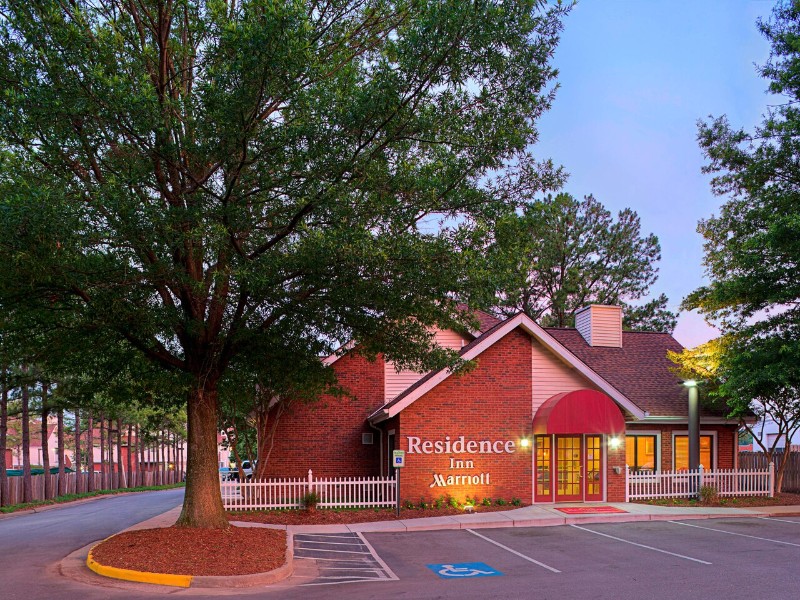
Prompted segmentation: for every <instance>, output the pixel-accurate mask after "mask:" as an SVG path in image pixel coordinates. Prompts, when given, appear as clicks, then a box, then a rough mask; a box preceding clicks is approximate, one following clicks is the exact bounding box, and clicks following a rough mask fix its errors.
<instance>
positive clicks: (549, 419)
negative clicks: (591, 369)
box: [533, 390, 625, 435]
mask: <svg viewBox="0 0 800 600" xmlns="http://www.w3.org/2000/svg"><path fill="white" fill-rule="evenodd" d="M533 433H534V435H546V434H551V433H556V434H562V433H605V434H608V435H622V434H624V433H625V419H624V418H623V416H622V411H621V410H620V409H619V407H618V406H617V405H616V404H615V403H614V401H613V400H612V399H611V398H609V397H608V396H606V395H605V394H604V393H602V392H598V391H595V390H576V391H574V392H564V393H563V394H556V395H555V396H553V397H552V398H549V399H548V400H547V401H545V403H544V404H542V405H541V406H540V407H539V410H537V411H536V415H535V416H534V417H533Z"/></svg>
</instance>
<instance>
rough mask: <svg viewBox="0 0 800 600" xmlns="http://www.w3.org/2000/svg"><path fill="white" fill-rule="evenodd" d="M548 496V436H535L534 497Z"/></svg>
mask: <svg viewBox="0 0 800 600" xmlns="http://www.w3.org/2000/svg"><path fill="white" fill-rule="evenodd" d="M549 495H550V436H549V435H537V436H536V496H537V497H539V496H541V497H544V496H549Z"/></svg>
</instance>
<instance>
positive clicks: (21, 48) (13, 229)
mask: <svg viewBox="0 0 800 600" xmlns="http://www.w3.org/2000/svg"><path fill="white" fill-rule="evenodd" d="M0 11H2V14H3V18H2V19H1V20H0V53H2V55H3V60H2V61H0V113H1V114H2V118H0V167H1V168H0V198H2V200H1V201H0V264H2V266H3V268H2V269H0V306H2V308H3V313H4V315H12V316H13V319H14V321H15V323H16V325H17V329H18V330H19V331H24V330H25V328H27V329H28V330H29V331H35V332H39V333H42V334H44V333H45V332H46V333H51V334H52V333H53V332H56V333H57V335H54V336H51V337H53V338H56V337H58V336H60V337H61V338H62V339H70V340H72V342H73V345H72V352H73V353H76V352H78V351H81V352H86V353H87V354H88V355H90V356H97V355H103V354H104V353H107V352H109V351H112V352H113V353H116V349H117V348H121V350H122V352H123V353H124V352H130V351H135V352H137V353H140V354H141V355H142V356H144V357H146V358H147V359H148V360H149V361H151V363H152V364H153V365H155V366H157V367H158V368H160V369H162V370H163V371H164V372H165V373H168V375H169V377H168V379H169V381H170V385H171V386H172V385H174V387H175V388H176V389H183V391H184V394H185V395H184V396H183V397H184V398H186V399H187V403H188V417H189V423H190V427H195V428H196V431H195V435H192V436H190V439H191V440H192V442H191V444H201V443H203V442H204V443H207V444H211V443H213V442H212V441H211V436H212V435H214V432H213V431H212V428H211V427H208V428H205V429H202V428H201V427H200V426H199V425H198V424H199V423H209V422H217V421H218V420H219V416H220V415H219V411H218V408H217V407H218V398H217V395H218V394H219V393H222V394H223V401H225V400H226V398H230V397H231V396H232V395H233V394H234V392H228V391H225V390H230V389H235V388H234V387H233V385H232V382H233V381H234V380H239V381H241V380H258V381H260V382H261V383H262V384H263V386H264V387H265V389H267V390H269V391H270V393H273V392H274V394H275V395H277V396H282V395H285V394H286V393H287V392H293V391H295V390H297V389H300V390H302V391H305V390H308V389H309V388H313V389H319V385H320V382H325V381H326V377H327V376H326V374H325V373H324V372H325V370H326V369H325V365H324V364H323V363H322V362H321V361H319V360H318V357H319V356H321V355H326V354H329V353H330V352H332V351H333V350H334V349H335V348H337V347H338V346H339V345H340V344H343V343H344V342H347V341H350V340H357V341H358V342H359V348H360V351H361V352H363V353H364V354H365V355H366V356H368V357H374V356H376V355H377V354H378V353H381V352H383V353H385V355H386V357H387V358H388V359H389V360H393V361H395V362H397V364H398V365H399V366H400V367H415V368H417V369H418V370H429V369H432V368H436V367H442V366H448V365H449V366H454V367H455V366H458V365H459V364H460V361H459V359H458V357H457V354H456V353H455V352H453V351H448V350H444V349H441V348H438V347H436V346H435V344H434V342H433V338H432V336H431V334H430V328H431V327H432V326H439V327H444V328H451V327H457V326H465V325H467V322H468V321H469V319H470V317H469V315H467V314H466V313H464V312H461V311H459V309H458V306H459V303H460V302H467V303H470V302H472V300H473V299H475V298H480V297H485V296H486V295H487V291H486V288H487V285H488V283H487V281H486V279H485V277H484V273H485V270H486V267H485V262H484V261H483V260H482V259H481V256H480V252H479V250H477V249H480V248H482V247H484V245H485V240H486V237H487V235H488V232H489V231H490V230H491V227H492V224H493V223H494V221H495V220H496V219H498V218H499V217H501V216H502V215H504V214H508V213H509V212H510V211H511V210H513V209H514V207H515V203H516V202H517V200H515V198H517V197H518V196H519V194H518V193H517V191H518V190H519V189H527V190H537V191H542V190H545V189H551V188H553V186H554V185H557V184H558V183H559V182H560V180H561V176H560V174H559V172H558V170H556V169H554V168H553V167H552V165H551V164H549V163H548V162H542V163H539V162H537V161H535V160H534V159H533V158H532V157H531V156H530V154H529V150H528V148H529V147H530V145H532V144H533V143H534V142H535V141H536V137H537V132H536V126H535V124H536V120H537V119H538V117H539V116H540V115H541V114H542V113H543V112H544V111H545V110H546V109H547V108H548V107H549V106H550V103H551V101H552V98H553V88H552V86H551V82H552V80H553V79H554V77H555V74H556V73H555V71H554V69H552V68H551V66H550V65H549V61H550V59H551V57H552V54H553V52H554V48H555V45H556V43H557V39H558V33H559V31H560V28H561V18H562V16H563V15H564V13H565V11H566V9H565V8H564V7H562V6H561V5H560V4H555V5H552V4H548V3H545V2H543V1H541V0H519V1H516V2H499V1H490V0H481V1H479V2H474V3H473V2H450V3H445V4H442V3H441V2H438V1H423V2H416V1H415V2H407V1H400V2H393V3H387V2H383V1H382V0H367V1H366V2H355V1H353V2H341V3H338V4H337V8H336V10H333V9H331V10H321V9H320V8H319V7H318V4H317V3H314V2H289V3H285V2H284V3H275V2H271V1H268V0H242V1H241V2H237V3H233V2H231V3H220V2H208V3H205V2H200V3H189V2H180V3H170V4H167V5H164V4H163V3H155V2H152V1H151V0H145V1H144V2H136V3H111V2H109V1H98V2H90V1H88V0H77V1H75V2H70V3H68V4H64V3H61V2H57V1H55V0H45V1H43V2H34V3H21V4H20V3H16V2H9V1H6V0H0ZM156 12H157V13H158V17H157V18H155V17H153V14H154V13H156ZM509 165H514V166H513V167H509ZM437 222H440V224H441V226H438V225H436V223H437ZM45 347H47V346H46V345H45ZM111 349H113V350H111ZM118 364H119V365H122V364H123V363H121V362H120V363H118ZM293 365H296V366H297V367H298V368H292V366H293ZM282 367H287V368H282ZM327 381H328V382H329V381H330V380H329V379H328V380H327ZM308 382H314V385H311V386H309V385H307V384H308ZM233 412H237V411H233ZM194 417H196V419H195V418H194ZM192 423H194V424H195V425H192ZM201 430H202V431H203V433H202V434H201ZM201 457H203V458H201ZM198 461H202V463H201V462H198ZM214 462H215V461H214V460H213V457H212V456H210V455H209V454H208V453H205V454H202V453H197V452H194V451H193V447H192V446H190V449H189V464H188V468H189V470H190V472H192V471H193V469H195V468H196V469H197V471H194V472H195V476H194V477H190V478H189V487H188V488H187V494H186V500H185V504H184V507H185V508H186V507H194V508H192V509H191V510H188V511H186V510H185V511H184V515H183V516H182V517H181V523H182V524H192V523H189V522H188V521H186V520H184V519H190V518H199V517H196V516H197V515H199V514H200V513H201V512H205V513H206V517H207V518H206V520H205V521H204V522H203V523H200V522H199V521H195V522H194V524H201V525H203V526H227V521H225V520H224V515H223V513H222V505H221V503H217V504H216V505H215V506H213V507H211V506H210V505H205V504H204V505H202V506H200V504H199V503H198V504H193V502H194V499H195V498H199V497H200V495H195V494H194V492H193V489H194V486H195V485H203V486H206V488H207V489H206V492H207V493H206V496H205V497H210V496H209V494H210V493H211V492H210V488H211V486H213V485H214V481H215V479H214V475H215V473H212V470H214V466H215V465H214V464H213V463H214ZM194 465H196V467H195V466H194ZM201 474H202V476H200V475H201ZM212 509H213V513H214V514H213V515H212V514H210V512H209V511H212ZM189 515H195V516H194V517H190V516H189Z"/></svg>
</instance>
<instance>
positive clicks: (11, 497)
mask: <svg viewBox="0 0 800 600" xmlns="http://www.w3.org/2000/svg"><path fill="white" fill-rule="evenodd" d="M126 475H127V474H126V473H121V474H120V473H114V474H113V481H112V479H111V474H109V473H106V474H105V476H104V475H103V474H102V473H94V474H93V475H92V476H93V477H94V489H95V490H111V489H114V490H116V489H120V488H127V487H128V482H127V477H126ZM45 477H50V484H51V486H52V488H51V489H52V490H53V496H54V497H55V496H56V495H57V494H58V474H53V475H32V476H31V491H32V495H33V500H44V499H45V496H44V479H45ZM182 478H183V476H182V475H180V476H179V475H178V473H177V471H167V472H166V475H163V474H162V473H157V472H154V471H134V472H133V479H134V480H133V481H131V487H134V486H153V485H169V484H172V483H177V482H178V481H180V480H181V479H182ZM88 484H89V474H88V473H80V474H79V473H65V474H64V494H80V493H84V492H86V491H87V490H88ZM22 485H23V478H22V477H9V478H8V501H7V502H6V504H22V501H23V500H22V499H23V493H22V492H23V490H22Z"/></svg>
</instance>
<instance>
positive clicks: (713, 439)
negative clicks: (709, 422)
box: [672, 429, 719, 471]
mask: <svg viewBox="0 0 800 600" xmlns="http://www.w3.org/2000/svg"><path fill="white" fill-rule="evenodd" d="M684 435H685V436H686V437H689V431H688V430H684V431H673V432H672V470H673V471H675V438H676V437H678V436H684ZM700 435H701V436H702V435H710V436H711V457H712V462H713V463H714V464H713V465H711V470H712V471H716V470H717V460H718V459H719V445H718V444H717V432H716V431H708V430H704V429H701V430H700ZM703 469H704V470H706V471H707V470H708V469H707V468H706V467H705V466H704V467H703Z"/></svg>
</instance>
